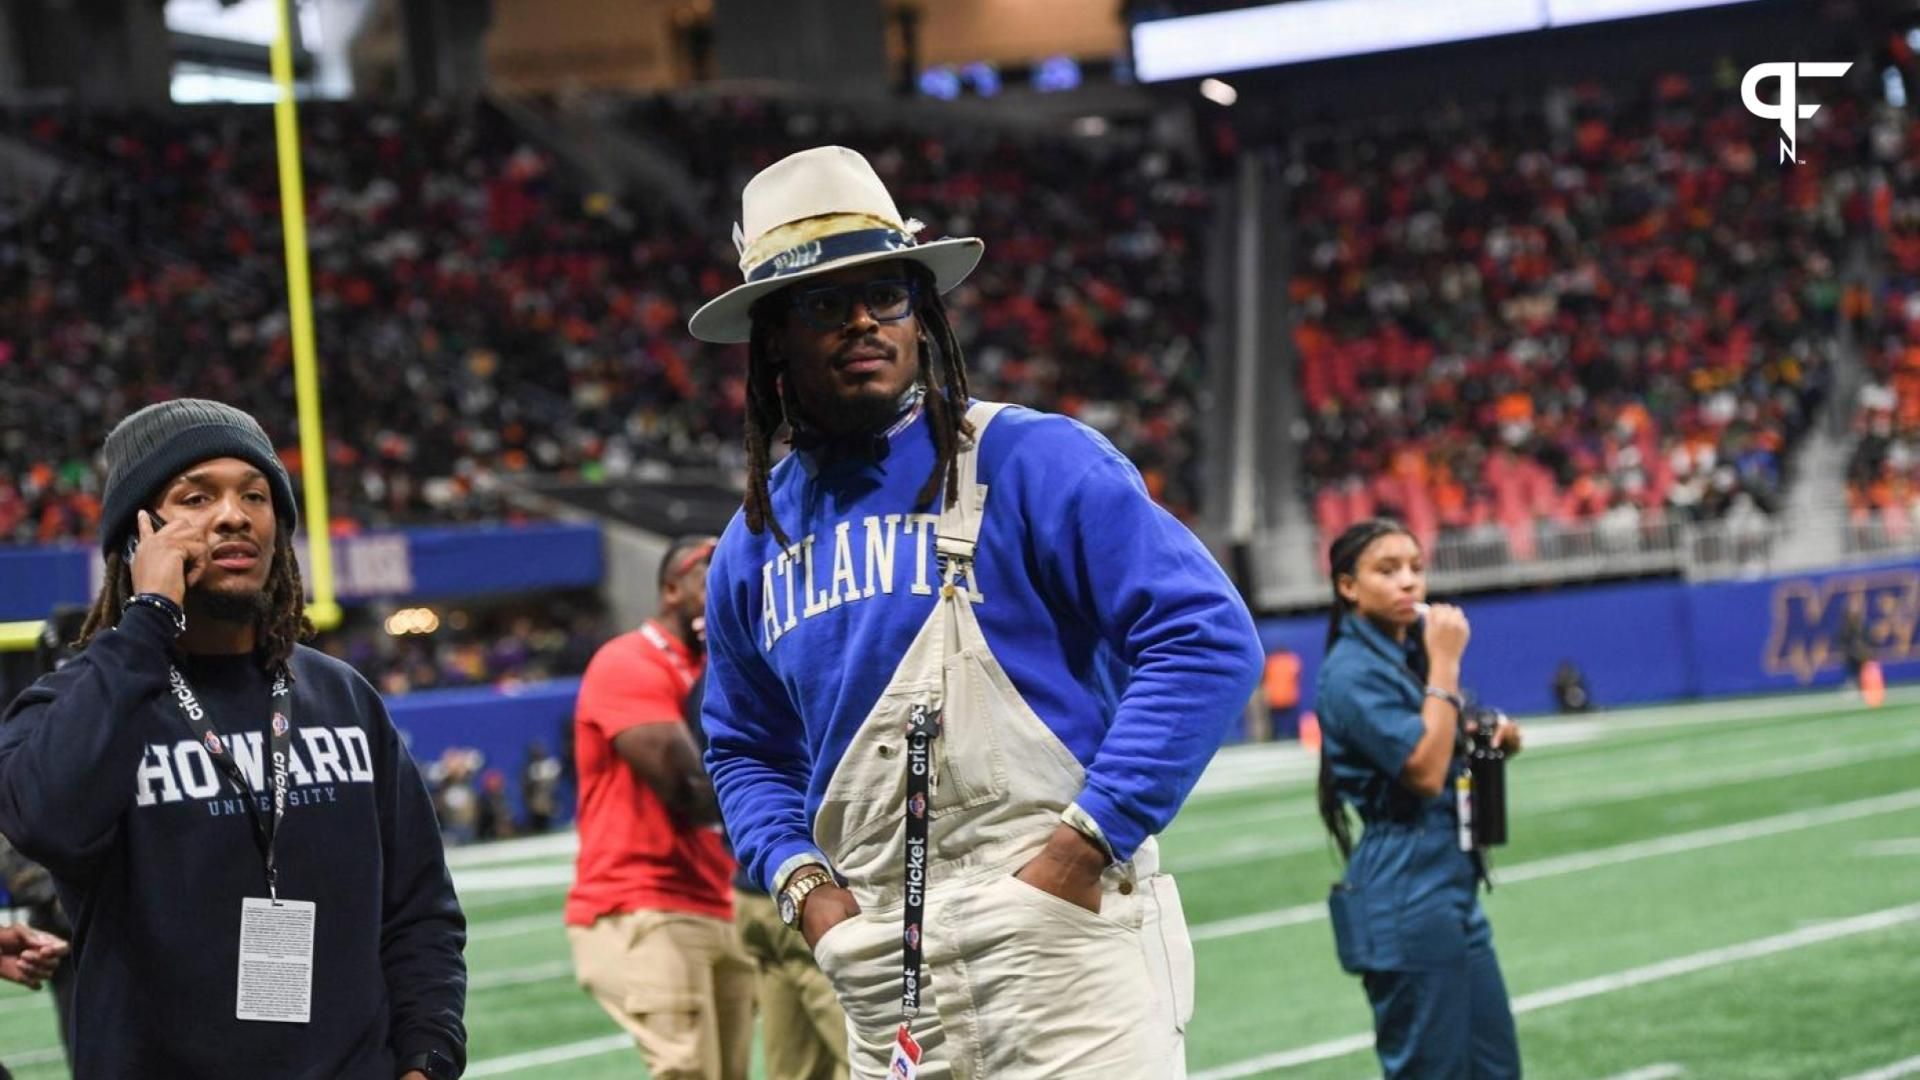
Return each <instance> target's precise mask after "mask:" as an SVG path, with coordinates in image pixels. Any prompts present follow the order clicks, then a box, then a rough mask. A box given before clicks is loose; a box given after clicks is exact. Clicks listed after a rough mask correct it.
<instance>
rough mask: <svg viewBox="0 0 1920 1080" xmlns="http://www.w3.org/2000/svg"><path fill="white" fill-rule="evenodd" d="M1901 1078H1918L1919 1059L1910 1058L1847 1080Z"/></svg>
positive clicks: (1890, 1079)
mask: <svg viewBox="0 0 1920 1080" xmlns="http://www.w3.org/2000/svg"><path fill="white" fill-rule="evenodd" d="M1903 1076H1920V1057H1910V1058H1908V1059H1907V1060H1905V1061H1896V1062H1894V1063H1893V1064H1891V1065H1882V1066H1880V1067H1879V1068H1877V1069H1870V1070H1868V1071H1866V1072H1863V1073H1859V1074H1857V1075H1854V1076H1849V1077H1847V1080H1900V1078H1901V1077H1903Z"/></svg>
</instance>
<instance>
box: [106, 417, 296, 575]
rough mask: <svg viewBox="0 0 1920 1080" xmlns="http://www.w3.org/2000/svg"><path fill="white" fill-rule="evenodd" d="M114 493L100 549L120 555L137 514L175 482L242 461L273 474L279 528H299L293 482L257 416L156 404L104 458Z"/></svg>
mask: <svg viewBox="0 0 1920 1080" xmlns="http://www.w3.org/2000/svg"><path fill="white" fill-rule="evenodd" d="M101 456H103V457H104V458H105V459H106V464H107V486H106V491H105V493H104V494H103V495H102V497H101V502H102V503H104V504H105V505H104V506H103V507H102V509H101V511H100V550H101V551H102V552H105V553H107V554H112V553H113V552H115V551H118V550H120V548H121V546H122V545H124V544H125V543H126V539H127V537H128V536H129V535H131V534H132V532H133V527H134V525H133V522H134V515H135V514H137V513H138V512H139V511H140V509H141V508H142V507H144V506H146V505H147V504H148V503H149V502H151V501H153V497H154V496H155V495H157V494H159V492H160V489H161V488H162V487H163V486H165V485H166V484H167V483H168V482H169V481H171V480H172V479H173V478H174V477H176V476H178V475H180V474H181V473H183V472H185V471H187V470H188V469H190V468H192V467H193V466H195V465H198V464H200V463H201V462H203V461H212V460H213V459H214V458H223V457H230V458H239V459H240V460H241V461H244V462H246V463H248V464H249V465H252V466H253V467H254V468H257V469H259V470H260V471H261V472H262V473H264V474H266V477H267V486H268V487H269V488H271V489H272V491H273V509H274V513H275V514H276V515H278V517H279V519H280V527H281V528H283V529H288V530H291V529H293V528H294V527H295V526H297V525H298V524H299V521H300V515H299V511H298V510H297V509H296V508H295V506H294V502H293V482H292V481H291V480H289V479H287V469H286V466H284V465H282V464H280V457H279V455H277V454H275V453H274V452H273V443H272V442H271V441H269V440H268V438H267V433H266V432H265V431H262V430H261V429H260V425H259V424H258V423H257V422H255V420H254V419H253V417H251V416H248V415H247V414H246V413H243V412H241V411H240V410H239V409H236V408H234V407H233V406H231V405H222V404H221V403H220V402H217V401H205V400H202V399H200V398H181V399H179V400H177V401H163V402H161V403H160V404H158V405H149V406H147V407H146V408H144V409H141V410H140V411H139V412H137V413H134V414H133V415H132V416H129V417H127V418H126V419H125V420H122V421H120V423H119V424H118V425H117V426H115V427H114V429H113V431H112V432H111V433H109V434H108V435H107V445H106V448H105V449H104V450H102V451H101Z"/></svg>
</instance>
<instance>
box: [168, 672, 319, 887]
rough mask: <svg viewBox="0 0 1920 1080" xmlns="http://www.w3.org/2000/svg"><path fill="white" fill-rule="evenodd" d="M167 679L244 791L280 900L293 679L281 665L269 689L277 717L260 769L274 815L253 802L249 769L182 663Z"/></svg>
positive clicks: (199, 734)
mask: <svg viewBox="0 0 1920 1080" xmlns="http://www.w3.org/2000/svg"><path fill="white" fill-rule="evenodd" d="M167 683H168V685H169V686H170V687H171V688H172V690H173V703H174V705H176V706H178V707H179V709H180V715H181V716H182V717H184V718H185V719H186V721H187V726H188V727H190V728H192V729H193V734H194V736H195V737H196V738H198V739H199V740H200V745H201V746H202V747H204V748H205V749H206V751H207V756H208V757H210V758H212V759H213V766H214V768H216V769H219V770H220V774H221V775H222V776H224V777H226V778H227V780H228V782H230V783H231V784H233V786H234V787H235V788H236V789H237V790H238V791H239V792H240V794H241V795H243V796H245V798H244V799H242V800H241V801H242V802H244V803H246V805H247V817H248V819H249V820H251V821H252V822H253V837H254V841H255V842H256V843H258V844H259V846H260V857H261V858H262V859H263V860H265V862H266V866H267V896H268V898H269V899H271V900H272V901H273V902H275V903H279V902H280V871H279V868H278V867H277V866H275V864H274V857H273V844H274V841H275V840H277V839H279V837H280V823H281V821H282V820H284V819H285V818H286V816H287V760H288V755H289V754H290V753H291V752H292V749H293V680H292V679H291V678H290V677H288V675H287V673H286V672H285V671H284V670H282V671H280V672H279V673H277V674H275V675H274V677H273V690H272V694H271V700H272V713H273V717H272V719H271V720H270V721H269V722H268V724H267V740H268V754H267V759H266V761H264V762H262V763H261V769H262V771H264V772H265V773H266V776H267V782H268V783H269V784H271V785H272V788H273V817H272V818H271V819H270V820H271V826H269V824H268V822H269V819H267V818H263V817H261V815H260V808H259V807H258V806H257V805H255V804H256V803H257V802H258V801H259V796H258V794H257V793H255V791H254V790H253V786H252V785H251V784H248V783H247V777H246V774H244V773H242V772H241V771H240V765H239V763H238V762H237V761H235V760H234V756H233V754H231V753H229V752H228V750H227V746H226V744H225V743H224V742H222V741H221V739H220V734H219V732H217V731H215V730H214V729H213V722H212V721H211V720H208V719H207V710H206V708H205V707H204V706H202V705H201V704H200V699H199V698H198V697H196V696H194V693H193V687H191V686H189V685H188V684H187V677H186V676H185V675H182V674H180V669H179V668H178V667H176V666H174V665H172V664H168V665H167Z"/></svg>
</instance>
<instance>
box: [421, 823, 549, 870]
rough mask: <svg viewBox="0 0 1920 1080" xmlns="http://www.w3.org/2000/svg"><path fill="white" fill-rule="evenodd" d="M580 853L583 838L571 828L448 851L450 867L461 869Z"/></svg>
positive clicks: (533, 860)
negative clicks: (564, 830)
mask: <svg viewBox="0 0 1920 1080" xmlns="http://www.w3.org/2000/svg"><path fill="white" fill-rule="evenodd" d="M579 853H580V836H579V834H578V833H575V832H574V831H573V830H572V829H568V830H567V831H566V832H557V833H545V834H543V835H540V836H523V837H520V838H519V839H515V840H491V841H488V842H487V843H484V844H470V845H468V846H466V847H457V848H450V849H448V851H447V865H448V866H451V867H453V868H455V869H459V868H461V867H466V866H492V865H496V864H499V863H512V862H535V861H539V860H552V859H560V858H566V859H571V858H573V857H574V856H575V855H578V854H579Z"/></svg>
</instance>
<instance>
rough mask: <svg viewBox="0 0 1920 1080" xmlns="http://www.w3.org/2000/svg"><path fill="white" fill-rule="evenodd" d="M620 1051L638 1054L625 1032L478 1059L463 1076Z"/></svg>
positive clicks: (525, 1067)
mask: <svg viewBox="0 0 1920 1080" xmlns="http://www.w3.org/2000/svg"><path fill="white" fill-rule="evenodd" d="M617 1050H625V1051H627V1052H628V1053H637V1051H636V1050H634V1046H633V1040H632V1039H631V1038H628V1037H627V1036H625V1035H606V1036H602V1037H601V1038H598V1039H585V1040H582V1041H580V1042H574V1043H565V1044H563V1045H561V1046H549V1047H547V1048H546V1049H544V1050H529V1051H527V1052H526V1053H524V1054H509V1055H508V1056H506V1057H497V1058H488V1059H487V1060H485V1061H476V1062H474V1063H473V1064H472V1065H469V1066H467V1071H466V1072H465V1073H464V1074H462V1075H465V1076H505V1075H507V1074H508V1073H512V1072H518V1071H520V1070H521V1069H536V1068H539V1067H540V1066H542V1065H558V1064H560V1063H561V1062H563V1061H578V1060H579V1059H581V1058H590V1057H599V1056H600V1055H601V1054H611V1053H613V1052H615V1051H617Z"/></svg>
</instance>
